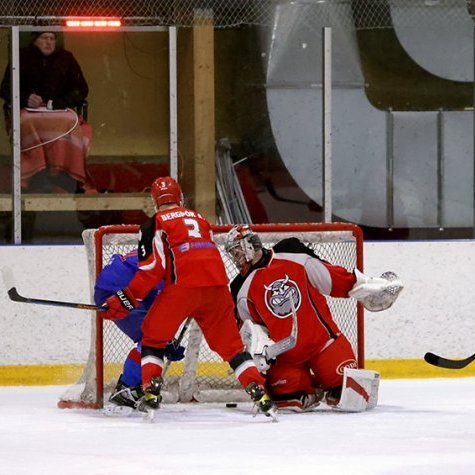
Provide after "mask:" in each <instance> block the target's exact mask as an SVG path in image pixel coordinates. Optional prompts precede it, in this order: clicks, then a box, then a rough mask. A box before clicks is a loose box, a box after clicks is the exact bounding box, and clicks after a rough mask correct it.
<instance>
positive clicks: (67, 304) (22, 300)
mask: <svg viewBox="0 0 475 475" xmlns="http://www.w3.org/2000/svg"><path fill="white" fill-rule="evenodd" d="M8 296H9V297H10V300H13V302H20V303H33V304H37V305H50V306H53V307H67V308H79V309H83V310H96V311H99V312H103V311H105V310H107V309H106V308H104V307H100V306H97V305H92V304H88V303H74V302H61V301H59V300H44V299H33V298H28V297H23V296H22V295H20V294H19V293H18V291H17V289H16V287H12V288H11V289H10V290H9V291H8Z"/></svg>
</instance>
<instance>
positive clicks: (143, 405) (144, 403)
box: [138, 376, 163, 418]
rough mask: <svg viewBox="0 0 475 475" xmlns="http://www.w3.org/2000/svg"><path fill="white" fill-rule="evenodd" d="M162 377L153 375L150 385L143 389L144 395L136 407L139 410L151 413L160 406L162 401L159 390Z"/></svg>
mask: <svg viewBox="0 0 475 475" xmlns="http://www.w3.org/2000/svg"><path fill="white" fill-rule="evenodd" d="M162 384H163V379H162V378H161V377H160V376H154V377H153V378H152V380H151V381H150V386H149V387H148V388H147V389H145V392H144V395H143V397H142V398H141V400H140V402H139V405H138V408H139V410H140V411H143V412H147V413H151V415H152V418H153V413H154V412H155V410H156V409H158V408H159V407H160V403H161V402H162V396H161V395H160V392H161V390H162Z"/></svg>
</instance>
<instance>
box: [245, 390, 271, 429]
mask: <svg viewBox="0 0 475 475" xmlns="http://www.w3.org/2000/svg"><path fill="white" fill-rule="evenodd" d="M246 392H247V394H249V396H251V399H252V400H253V401H254V403H255V405H256V407H257V409H258V411H260V412H262V413H263V414H264V415H265V416H267V417H270V418H272V422H277V420H278V419H277V406H276V405H275V404H274V402H273V401H272V399H271V398H270V397H269V395H268V394H267V393H266V391H265V389H264V388H263V387H262V386H259V385H258V384H257V383H251V384H249V385H248V387H247V388H246Z"/></svg>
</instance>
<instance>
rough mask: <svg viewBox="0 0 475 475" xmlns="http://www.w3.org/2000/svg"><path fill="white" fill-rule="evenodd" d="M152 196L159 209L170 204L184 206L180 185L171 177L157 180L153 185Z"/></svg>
mask: <svg viewBox="0 0 475 475" xmlns="http://www.w3.org/2000/svg"><path fill="white" fill-rule="evenodd" d="M150 194H151V195H152V200H153V202H154V203H155V206H156V207H157V209H158V208H159V207H160V206H162V205H164V204H168V203H176V204H177V205H179V206H183V192H182V191H181V187H180V185H179V184H178V183H177V182H176V180H175V179H174V178H172V177H171V176H164V177H159V178H157V179H156V180H155V181H154V182H153V183H152V188H151V190H150Z"/></svg>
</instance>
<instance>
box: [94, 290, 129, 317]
mask: <svg viewBox="0 0 475 475" xmlns="http://www.w3.org/2000/svg"><path fill="white" fill-rule="evenodd" d="M137 305H138V302H137V300H136V299H135V297H134V296H133V295H132V293H131V292H130V290H129V289H127V288H125V289H121V290H118V291H117V292H116V293H115V294H114V295H113V296H112V297H109V298H108V299H107V300H106V303H105V304H104V305H103V307H105V308H107V311H106V312H104V313H103V314H102V317H103V318H104V319H106V320H122V319H123V318H125V317H126V316H127V315H128V313H129V312H130V311H132V310H133V309H134V308H136V307H137Z"/></svg>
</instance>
